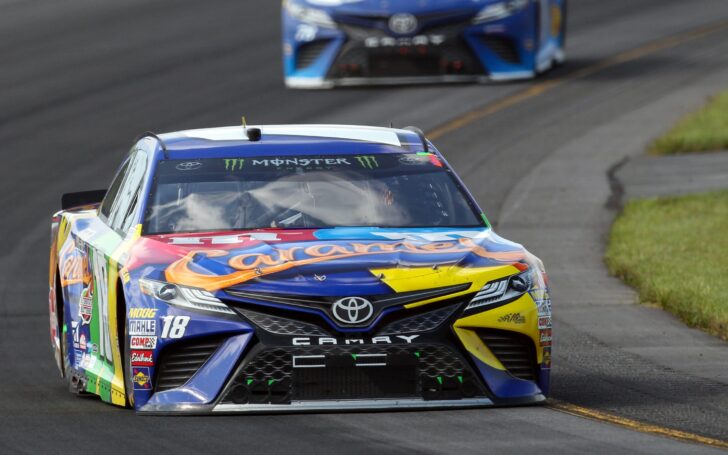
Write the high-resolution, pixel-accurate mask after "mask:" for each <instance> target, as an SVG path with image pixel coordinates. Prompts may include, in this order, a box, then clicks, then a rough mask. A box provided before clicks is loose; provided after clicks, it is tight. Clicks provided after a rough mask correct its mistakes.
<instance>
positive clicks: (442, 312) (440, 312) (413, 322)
mask: <svg viewBox="0 0 728 455" xmlns="http://www.w3.org/2000/svg"><path fill="white" fill-rule="evenodd" d="M461 303H462V302H457V303H455V304H453V305H449V306H446V307H444V308H439V309H437V310H433V311H428V312H426V313H422V314H418V315H416V316H412V317H409V318H405V319H401V320H399V321H396V322H393V323H391V324H389V325H387V326H385V327H384V328H383V329H382V330H380V331H379V332H377V334H378V335H397V334H402V333H412V332H429V331H430V330H434V329H436V328H438V327H440V325H441V324H443V323H444V322H445V321H446V320H448V319H449V318H450V316H451V315H452V314H453V313H454V312H455V310H457V309H458V307H459V306H460V304H461Z"/></svg>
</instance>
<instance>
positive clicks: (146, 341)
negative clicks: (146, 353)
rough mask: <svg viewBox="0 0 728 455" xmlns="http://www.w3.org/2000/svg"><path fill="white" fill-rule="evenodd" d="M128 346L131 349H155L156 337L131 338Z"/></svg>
mask: <svg viewBox="0 0 728 455" xmlns="http://www.w3.org/2000/svg"><path fill="white" fill-rule="evenodd" d="M129 346H130V347H131V348H132V349H156V348H157V337H155V336H133V337H131V338H130V339H129Z"/></svg>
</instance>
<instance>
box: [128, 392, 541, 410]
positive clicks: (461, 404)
mask: <svg viewBox="0 0 728 455" xmlns="http://www.w3.org/2000/svg"><path fill="white" fill-rule="evenodd" d="M545 400H546V397H544V396H543V395H535V396H532V397H526V398H517V399H509V400H505V401H501V400H498V402H497V403H494V402H493V401H492V400H491V399H489V398H467V399H462V400H422V399H401V400H394V399H392V400H389V399H387V400H384V399H383V400H325V401H293V402H291V404H233V403H225V404H217V405H200V404H186V403H180V404H165V405H158V404H157V405H146V406H143V407H142V408H141V409H139V410H138V412H139V413H140V414H152V415H155V414H156V415H165V414H188V415H201V414H217V415H222V414H295V413H305V412H349V411H408V410H428V409H432V410H434V409H466V408H481V407H492V406H522V405H529V404H538V403H542V402H544V401H545Z"/></svg>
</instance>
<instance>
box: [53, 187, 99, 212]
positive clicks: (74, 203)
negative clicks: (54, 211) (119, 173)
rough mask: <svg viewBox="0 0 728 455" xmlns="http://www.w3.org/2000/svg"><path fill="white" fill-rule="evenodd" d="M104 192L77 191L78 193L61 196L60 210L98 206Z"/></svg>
mask: <svg viewBox="0 0 728 455" xmlns="http://www.w3.org/2000/svg"><path fill="white" fill-rule="evenodd" d="M104 196H106V190H93V191H79V192H78V193H66V194H64V195H63V196H61V209H62V210H68V209H70V208H73V207H81V206H84V205H91V204H98V203H100V202H101V201H103V200H104Z"/></svg>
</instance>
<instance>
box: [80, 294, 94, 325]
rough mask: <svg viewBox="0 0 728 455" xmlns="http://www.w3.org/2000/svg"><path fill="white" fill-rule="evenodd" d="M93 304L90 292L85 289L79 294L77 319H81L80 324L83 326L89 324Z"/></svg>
mask: <svg viewBox="0 0 728 455" xmlns="http://www.w3.org/2000/svg"><path fill="white" fill-rule="evenodd" d="M93 311H94V302H93V300H92V299H91V292H90V290H89V288H86V289H85V290H84V291H83V293H81V300H80V301H79V302H78V317H80V318H81V323H82V324H84V325H87V324H90V323H91V316H93Z"/></svg>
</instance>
